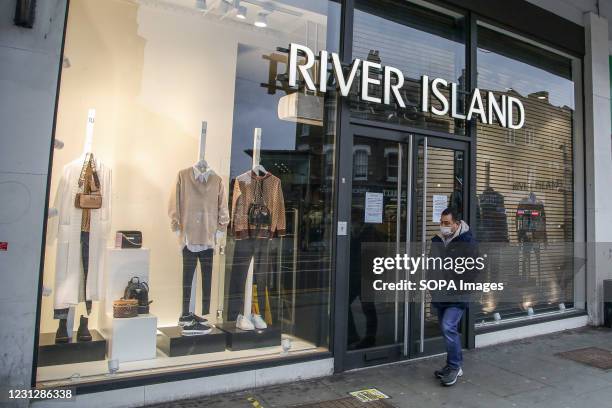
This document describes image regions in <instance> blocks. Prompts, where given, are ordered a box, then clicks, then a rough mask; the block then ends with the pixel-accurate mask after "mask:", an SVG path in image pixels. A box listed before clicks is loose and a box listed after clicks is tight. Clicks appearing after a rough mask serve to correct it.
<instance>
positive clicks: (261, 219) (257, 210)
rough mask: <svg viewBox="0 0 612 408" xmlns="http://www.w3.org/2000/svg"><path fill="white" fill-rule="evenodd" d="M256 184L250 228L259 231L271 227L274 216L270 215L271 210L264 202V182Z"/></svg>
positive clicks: (251, 207)
mask: <svg viewBox="0 0 612 408" xmlns="http://www.w3.org/2000/svg"><path fill="white" fill-rule="evenodd" d="M255 183H256V184H255V201H254V202H253V203H251V205H250V206H249V212H248V220H249V228H251V226H254V227H255V229H256V230H257V231H259V230H260V229H265V228H269V227H270V224H271V219H272V216H271V215H270V209H269V208H268V206H267V205H266V203H265V202H264V197H263V181H259V180H258V181H256V182H255Z"/></svg>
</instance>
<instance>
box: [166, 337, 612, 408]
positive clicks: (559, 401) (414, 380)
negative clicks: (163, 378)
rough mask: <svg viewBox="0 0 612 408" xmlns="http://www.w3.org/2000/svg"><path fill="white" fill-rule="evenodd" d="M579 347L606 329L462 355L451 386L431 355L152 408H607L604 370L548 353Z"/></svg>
mask: <svg viewBox="0 0 612 408" xmlns="http://www.w3.org/2000/svg"><path fill="white" fill-rule="evenodd" d="M584 347H599V348H602V349H608V350H612V330H610V329H604V328H584V329H579V330H570V331H566V332H561V333H555V334H550V335H545V336H540V337H533V338H530V339H525V340H519V341H516V342H511V343H506V344H503V345H499V346H491V347H487V348H482V349H476V350H467V351H465V352H464V360H465V365H464V371H465V375H464V376H463V377H462V378H461V380H460V381H459V382H458V383H457V384H456V385H455V386H453V387H442V386H441V385H440V384H439V382H438V381H437V380H436V379H435V378H434V377H433V370H434V369H435V368H438V367H440V366H442V365H443V363H444V358H443V357H434V358H430V359H425V360H420V361H415V362H405V363H399V364H394V365H387V366H383V367H375V368H369V369H364V370H359V371H353V372H348V373H342V374H338V375H334V376H331V377H326V378H321V379H317V380H310V381H303V382H298V383H292V384H286V385H277V386H273V387H267V388H262V389H256V390H251V391H243V392H238V393H231V394H225V395H218V396H213V397H207V398H201V399H193V400H185V401H177V402H173V403H167V404H158V405H155V407H156V408H157V407H176V408H183V407H185V408H187V407H190V408H191V407H210V408H212V407H215V408H216V407H232V408H233V407H245V408H253V407H259V408H262V407H263V408H268V407H291V406H299V405H302V404H313V405H311V406H313V407H314V406H320V405H321V404H322V403H323V402H325V401H330V400H337V399H340V398H345V397H349V395H348V394H347V393H348V392H351V391H357V390H362V389H367V388H377V389H378V390H380V391H381V392H383V393H385V394H386V395H388V396H389V397H390V399H386V400H383V401H384V402H386V403H387V404H388V405H387V406H391V407H418V408H429V407H445V406H448V407H453V408H459V407H483V408H491V407H495V408H505V407H554V408H565V407H577V408H590V407H612V370H608V371H605V370H601V369H598V368H592V367H590V366H587V365H585V364H581V363H577V362H574V361H571V360H568V359H565V358H561V357H559V356H557V355H555V354H556V353H559V352H564V351H570V350H574V349H580V348H584ZM351 398H352V397H351ZM355 401H357V400H355ZM325 406H330V407H331V406H332V405H325ZM333 406H339V407H346V406H356V407H358V406H363V407H368V406H369V407H372V408H373V407H375V406H382V405H378V404H376V403H371V402H370V403H359V402H357V403H355V405H340V404H339V403H338V404H336V405H333Z"/></svg>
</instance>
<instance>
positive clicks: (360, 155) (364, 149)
mask: <svg viewBox="0 0 612 408" xmlns="http://www.w3.org/2000/svg"><path fill="white" fill-rule="evenodd" d="M354 150H355V153H353V177H354V178H355V179H357V180H367V179H368V156H369V146H355V149H354Z"/></svg>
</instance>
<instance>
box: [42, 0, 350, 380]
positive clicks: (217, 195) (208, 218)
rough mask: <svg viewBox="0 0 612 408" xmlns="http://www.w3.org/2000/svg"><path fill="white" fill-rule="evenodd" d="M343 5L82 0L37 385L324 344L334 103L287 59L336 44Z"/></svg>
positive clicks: (51, 225) (63, 124)
mask: <svg viewBox="0 0 612 408" xmlns="http://www.w3.org/2000/svg"><path fill="white" fill-rule="evenodd" d="M264 3H265V4H264ZM340 9H341V7H340V2H338V1H332V0H329V1H328V0H297V1H295V0H269V1H266V2H260V1H241V2H228V1H208V2H203V1H198V2H195V1H178V0H147V1H125V0H105V1H99V0H72V1H71V2H70V8H69V14H68V21H67V31H66V39H65V49H64V57H65V58H66V59H69V60H70V64H65V65H64V66H63V68H62V69H63V71H62V81H61V88H60V90H59V104H58V111H57V127H56V132H55V134H57V135H58V136H59V137H61V139H62V141H63V142H64V146H65V147H64V148H63V149H62V150H56V151H55V152H54V155H53V168H52V176H51V185H50V191H51V193H50V203H51V207H52V208H51V210H50V215H51V218H50V219H49V221H48V231H49V235H48V237H47V248H46V254H45V258H44V259H45V264H44V282H45V285H46V286H47V287H48V288H49V289H50V290H51V292H52V293H51V295H50V296H48V297H44V298H43V299H42V301H41V309H40V316H41V318H40V326H39V327H37V328H36V330H39V332H40V343H39V346H40V347H39V351H38V361H37V373H36V381H37V383H38V385H39V386H43V387H44V386H59V385H64V384H69V385H70V386H72V385H74V384H79V383H81V382H99V381H109V380H110V381H113V380H115V379H118V378H120V379H121V380H122V381H123V380H125V379H129V378H137V377H139V376H141V375H152V374H162V375H165V374H168V375H173V374H172V372H173V371H174V370H183V371H184V370H189V369H201V368H206V367H212V366H215V367H219V366H220V365H224V364H227V365H232V366H236V367H238V368H239V366H240V365H241V364H243V363H246V362H256V361H265V360H268V359H279V358H280V359H285V358H287V357H288V356H289V357H290V356H292V355H295V354H299V355H300V356H303V357H308V356H309V355H313V356H315V355H316V354H317V353H320V352H325V351H328V350H329V327H330V315H329V313H330V312H329V311H330V309H331V306H330V299H331V297H330V291H331V284H330V282H331V279H332V275H331V274H332V269H331V265H332V252H331V251H332V241H331V239H332V225H331V220H332V217H331V212H332V203H333V194H334V189H333V179H332V177H331V175H333V165H334V163H333V158H334V151H335V146H336V143H335V132H336V131H335V118H334V116H335V114H336V110H335V101H336V96H335V94H334V92H333V91H329V92H327V93H326V94H317V95H310V94H309V95H306V94H304V92H302V91H301V90H300V91H299V92H296V90H295V89H292V88H289V87H288V84H287V75H286V73H287V64H288V54H287V52H286V51H285V50H284V49H285V48H286V47H287V45H288V44H289V43H292V42H296V43H300V44H304V45H306V46H308V47H310V48H311V49H312V50H314V52H315V53H316V52H318V51H319V50H328V51H330V52H338V46H339V26H340V25H339V22H340ZM306 99H308V101H307V102H309V103H306V102H304V101H305V100H306ZM304 103H305V104H306V105H308V107H309V110H308V112H306V113H307V116H306V115H302V112H304V109H302V105H303V104H304ZM60 135H61V136H60ZM324 148H325V149H326V153H325V154H321V152H322V150H323V149H324ZM111 209H112V210H111ZM238 368H237V369H238ZM109 370H110V371H111V373H110V374H109Z"/></svg>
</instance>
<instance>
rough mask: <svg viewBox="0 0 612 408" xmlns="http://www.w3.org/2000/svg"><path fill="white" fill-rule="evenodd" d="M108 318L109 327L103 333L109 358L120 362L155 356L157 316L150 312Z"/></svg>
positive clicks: (147, 358)
mask: <svg viewBox="0 0 612 408" xmlns="http://www.w3.org/2000/svg"><path fill="white" fill-rule="evenodd" d="M108 320H109V321H110V322H111V324H110V328H109V329H107V330H104V331H103V333H104V334H105V336H106V338H108V355H109V358H112V359H115V360H119V361H120V362H127V361H139V360H149V359H152V358H155V352H156V350H155V335H156V333H157V317H155V316H154V315H152V314H142V315H138V316H136V317H130V318H124V319H118V318H113V317H111V316H109V318H108Z"/></svg>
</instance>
